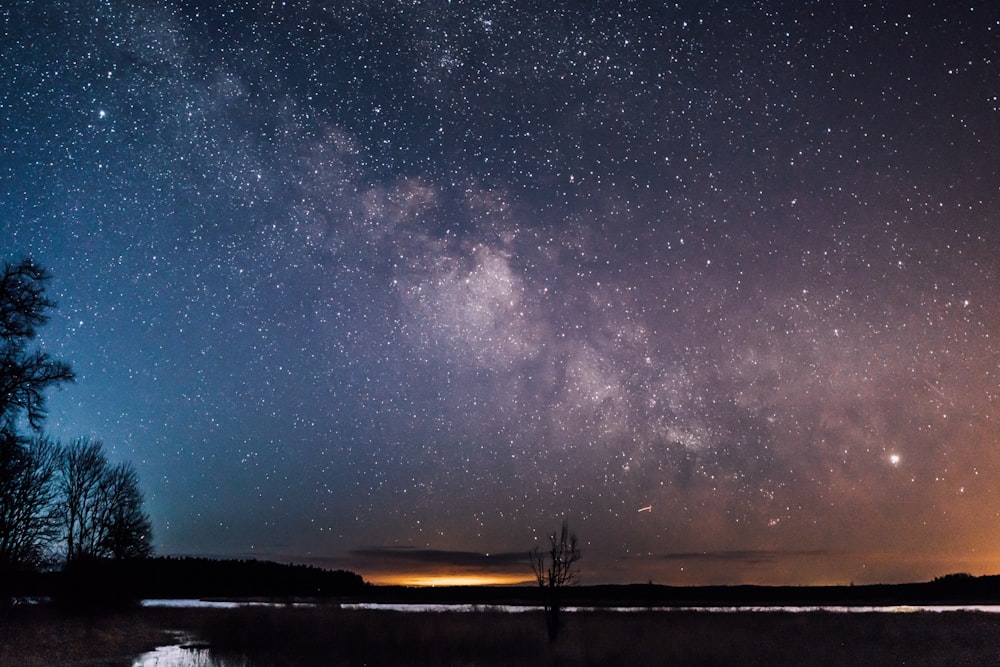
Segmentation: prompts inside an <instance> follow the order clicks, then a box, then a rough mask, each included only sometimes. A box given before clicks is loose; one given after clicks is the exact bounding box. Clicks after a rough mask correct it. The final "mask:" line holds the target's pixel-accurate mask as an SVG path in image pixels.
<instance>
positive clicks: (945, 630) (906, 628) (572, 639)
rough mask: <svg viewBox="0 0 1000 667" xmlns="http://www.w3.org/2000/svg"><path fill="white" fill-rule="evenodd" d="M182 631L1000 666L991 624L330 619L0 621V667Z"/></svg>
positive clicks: (643, 655)
mask: <svg viewBox="0 0 1000 667" xmlns="http://www.w3.org/2000/svg"><path fill="white" fill-rule="evenodd" d="M170 631H183V632H185V633H188V634H190V635H194V636H197V637H199V638H201V639H204V640H206V641H208V642H209V643H210V644H211V645H212V655H213V656H214V657H215V658H216V659H217V660H218V662H219V664H220V665H226V664H228V665H237V664H238V665H247V666H248V667H257V666H263V665H268V666H272V665H273V666H277V667H280V666H282V665H297V666H299V665H361V664H368V665H383V664H392V665H628V666H629V667H638V666H641V665H732V664H739V665H741V667H745V666H749V665H815V664H819V665H858V664H883V665H896V664H906V665H984V664H1000V616H997V615H991V614H977V613H945V614H934V613H912V614H834V613H811V614H792V613H780V612H775V613H740V614H710V613H695V612H655V611H649V612H641V613H633V614H621V613H611V612H589V613H578V614H568V615H567V616H566V617H565V626H564V631H563V634H562V635H561V636H560V638H559V641H558V642H557V643H556V644H555V645H554V646H552V645H550V644H549V643H548V641H547V640H546V634H545V623H544V619H543V617H542V615H541V614H540V613H524V614H500V613H479V614H462V613H424V614H413V613H400V612H388V611H342V610H340V609H337V608H336V607H333V606H330V607H322V606H321V607H317V608H311V609H310V608H243V609H133V610H128V611H118V612H109V613H104V614H100V615H96V616H88V615H82V614H71V613H65V612H58V611H55V610H48V609H15V610H10V611H7V612H3V613H2V614H0V665H129V664H130V661H131V659H132V657H134V656H136V655H138V654H139V653H141V652H142V651H144V650H147V649H149V648H152V647H153V646H155V645H157V644H162V643H169V642H171V641H173V638H174V636H175V635H174V634H172V633H171V632H170Z"/></svg>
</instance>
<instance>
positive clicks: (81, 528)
mask: <svg viewBox="0 0 1000 667" xmlns="http://www.w3.org/2000/svg"><path fill="white" fill-rule="evenodd" d="M107 475H108V459H107V457H106V456H105V455H104V449H103V445H102V444H101V442H100V441H99V440H90V439H89V438H77V439H76V440H74V441H73V443H72V444H70V445H69V446H68V447H66V448H65V449H64V450H63V452H62V456H61V457H60V476H59V492H60V494H59V495H60V504H61V508H60V515H61V518H62V523H63V530H64V531H65V536H66V563H67V565H68V564H70V563H73V562H75V561H81V560H86V559H90V558H97V557H99V556H100V555H101V554H100V553H99V545H100V544H101V542H102V541H103V539H104V535H103V530H104V527H105V525H106V523H107V513H108V503H107V500H106V495H107V484H106V481H105V478H106V477H107Z"/></svg>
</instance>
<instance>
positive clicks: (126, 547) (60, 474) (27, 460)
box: [0, 259, 152, 593]
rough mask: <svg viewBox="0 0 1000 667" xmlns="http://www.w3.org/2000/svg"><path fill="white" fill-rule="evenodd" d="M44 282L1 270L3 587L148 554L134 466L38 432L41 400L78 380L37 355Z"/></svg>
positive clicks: (35, 273) (39, 273)
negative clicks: (49, 572)
mask: <svg viewBox="0 0 1000 667" xmlns="http://www.w3.org/2000/svg"><path fill="white" fill-rule="evenodd" d="M49 280H50V276H49V274H48V272H46V271H45V270H44V269H43V268H41V267H40V266H38V265H37V264H35V263H34V262H33V261H31V260H27V259H25V260H21V261H19V262H17V263H13V264H11V263H6V262H5V263H4V265H3V268H2V270H0V583H8V582H9V581H10V580H11V578H12V577H14V576H15V575H17V574H18V573H23V572H31V571H38V570H43V569H54V568H56V567H58V566H60V565H61V566H63V567H64V569H67V570H68V569H71V568H73V567H75V566H78V565H80V564H84V563H88V562H96V561H124V560H127V559H134V558H143V557H147V556H149V555H150V554H151V553H152V542H151V539H152V529H151V523H150V519H149V516H148V515H147V514H146V513H145V511H144V510H143V495H142V492H141V490H140V487H139V477H138V475H137V473H136V471H135V469H134V468H133V467H132V465H131V464H130V463H127V462H124V463H117V464H113V463H112V462H111V461H109V460H108V458H107V456H106V454H105V452H104V447H103V444H102V443H101V442H100V441H99V440H95V439H91V438H86V437H83V438H77V439H75V440H73V441H72V442H70V443H69V444H62V443H60V442H58V441H55V440H52V439H51V438H48V437H46V436H45V435H44V434H43V432H42V425H43V423H44V420H45V417H46V405H45V393H46V391H47V390H49V389H51V388H53V387H56V386H59V385H62V384H65V383H68V382H72V381H73V380H74V379H75V376H74V373H73V371H72V369H71V368H70V366H69V365H68V364H66V363H64V362H62V361H60V360H57V359H53V358H52V357H51V356H50V355H49V354H47V353H46V352H43V351H41V350H40V349H38V348H37V347H35V346H34V341H35V339H36V338H37V335H38V329H39V328H40V327H42V326H43V325H44V324H45V323H46V322H48V319H49V312H50V311H51V310H52V309H53V308H54V307H55V303H54V302H53V301H52V300H51V299H49V298H48V297H47V296H46V294H45V287H46V284H47V283H48V281H49ZM2 592H3V591H2V590H0V593H2Z"/></svg>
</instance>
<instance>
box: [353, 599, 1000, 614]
mask: <svg viewBox="0 0 1000 667" xmlns="http://www.w3.org/2000/svg"><path fill="white" fill-rule="evenodd" d="M340 607H341V609H367V610H374V611H379V610H381V611H404V612H414V613H420V612H424V613H426V612H469V613H473V612H501V613H512V614H513V613H520V612H526V611H542V609H543V608H542V607H538V606H527V605H503V604H410V603H405V604H392V603H376V602H358V603H352V604H342V605H340ZM563 611H567V612H570V613H573V612H594V611H612V612H617V613H624V614H628V613H640V612H648V611H656V612H666V613H669V612H676V611H697V612H704V613H712V614H742V613H750V612H752V613H761V612H784V613H803V614H804V613H814V612H827V613H838V614H899V613H916V612H942V613H944V612H958V611H965V612H970V611H975V612H983V613H988V614H1000V605H996V604H961V605H940V604H933V605H883V606H836V605H785V606H718V607H657V606H648V607H634V606H630V607H573V606H568V607H564V608H563Z"/></svg>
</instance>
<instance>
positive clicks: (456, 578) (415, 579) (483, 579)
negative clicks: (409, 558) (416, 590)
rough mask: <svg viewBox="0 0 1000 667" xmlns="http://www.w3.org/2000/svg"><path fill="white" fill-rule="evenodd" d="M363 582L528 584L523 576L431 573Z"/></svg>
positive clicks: (384, 576)
mask: <svg viewBox="0 0 1000 667" xmlns="http://www.w3.org/2000/svg"><path fill="white" fill-rule="evenodd" d="M365 581H368V582H369V583H372V584H376V585H382V586H417V587H433V586H513V585H516V584H529V583H532V582H530V581H529V580H528V579H527V578H525V576H524V575H523V574H475V573H469V574H454V573H442V574H435V573H432V572H386V573H379V574H373V575H370V576H366V577H365Z"/></svg>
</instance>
